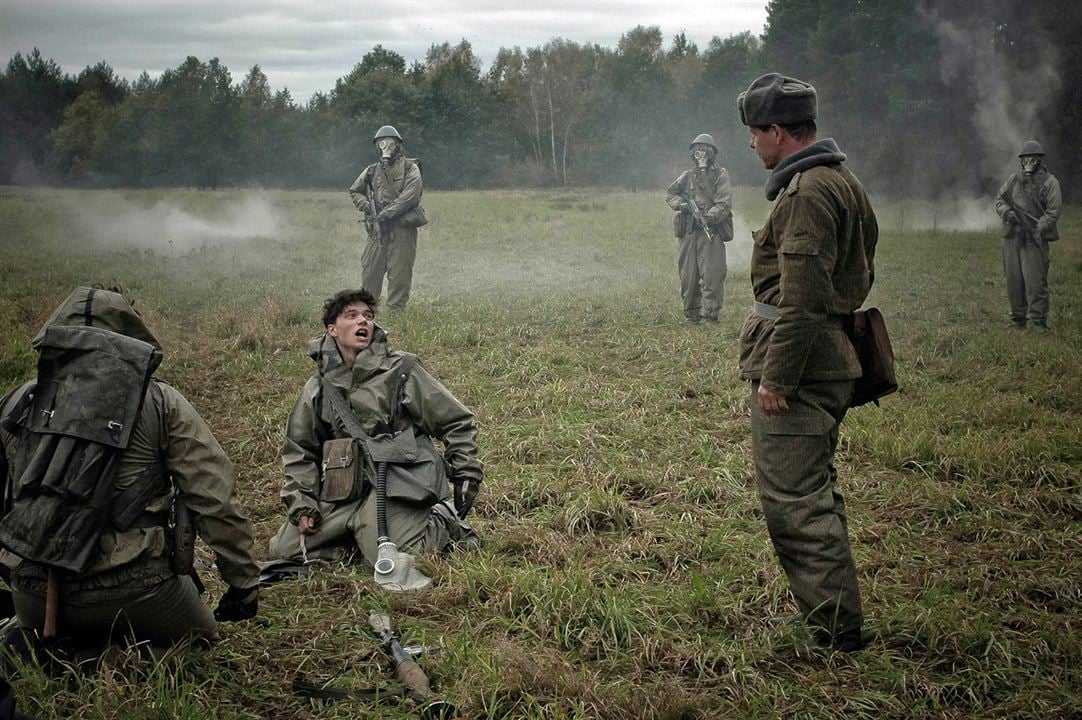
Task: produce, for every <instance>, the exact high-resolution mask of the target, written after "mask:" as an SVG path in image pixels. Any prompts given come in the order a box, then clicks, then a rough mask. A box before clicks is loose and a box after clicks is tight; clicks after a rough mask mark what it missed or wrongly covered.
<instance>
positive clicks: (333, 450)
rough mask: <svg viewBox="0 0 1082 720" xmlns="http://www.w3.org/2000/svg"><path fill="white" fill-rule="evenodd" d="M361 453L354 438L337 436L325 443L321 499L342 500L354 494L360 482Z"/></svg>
mask: <svg viewBox="0 0 1082 720" xmlns="http://www.w3.org/2000/svg"><path fill="white" fill-rule="evenodd" d="M359 455H360V453H358V452H357V441H356V440H354V439H353V438H335V439H334V440H328V441H327V442H325V443H323V489H322V491H321V492H320V494H319V499H320V500H322V501H324V502H330V503H334V502H342V501H343V500H349V499H350V498H352V497H353V496H354V490H355V489H356V486H357V485H358V484H359V483H358V482H357V476H358V475H359V472H358V468H359V467H360V462H359V460H360V457H359Z"/></svg>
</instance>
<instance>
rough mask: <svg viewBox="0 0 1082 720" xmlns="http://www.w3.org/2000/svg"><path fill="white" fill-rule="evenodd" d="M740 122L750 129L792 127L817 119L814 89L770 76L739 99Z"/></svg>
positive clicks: (761, 78)
mask: <svg viewBox="0 0 1082 720" xmlns="http://www.w3.org/2000/svg"><path fill="white" fill-rule="evenodd" d="M736 102H737V106H738V107H739V109H740V122H742V123H744V124H745V125H747V126H748V127H762V126H764V125H775V124H776V125H793V124H795V123H799V122H804V121H806V120H814V119H815V118H816V117H817V116H818V109H817V103H816V99H815V88H814V87H812V86H811V85H809V84H808V83H806V82H804V81H803V80H797V79H796V78H791V77H785V76H784V75H779V74H778V73H767V74H766V75H763V76H762V77H760V78H758V79H757V80H755V81H754V82H753V83H752V84H751V85H749V86H748V89H747V90H745V91H744V92H742V93H740V97H738V98H737V101H736Z"/></svg>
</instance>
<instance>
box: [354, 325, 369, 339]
mask: <svg viewBox="0 0 1082 720" xmlns="http://www.w3.org/2000/svg"><path fill="white" fill-rule="evenodd" d="M353 336H354V337H356V338H359V339H361V340H364V339H366V338H368V328H366V327H362V328H357V332H355V333H353Z"/></svg>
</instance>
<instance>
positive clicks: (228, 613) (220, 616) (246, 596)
mask: <svg viewBox="0 0 1082 720" xmlns="http://www.w3.org/2000/svg"><path fill="white" fill-rule="evenodd" d="M257 610H259V586H258V585H256V586H255V587H253V588H248V589H247V590H241V589H240V588H235V587H233V586H232V585H230V586H229V589H228V590H226V591H225V595H222V599H221V600H219V601H218V608H217V609H216V610H215V611H214V619H215V620H217V621H218V622H239V621H241V620H248V619H249V618H254V617H255V614H256V611H257Z"/></svg>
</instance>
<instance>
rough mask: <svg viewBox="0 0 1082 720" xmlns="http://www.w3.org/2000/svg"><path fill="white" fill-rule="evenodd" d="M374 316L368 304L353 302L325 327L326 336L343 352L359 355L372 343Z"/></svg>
mask: <svg viewBox="0 0 1082 720" xmlns="http://www.w3.org/2000/svg"><path fill="white" fill-rule="evenodd" d="M375 317H376V314H375V313H374V312H372V308H370V307H368V303H365V302H360V301H358V302H355V303H350V304H349V305H346V306H345V307H344V308H342V312H341V313H339V314H338V317H337V318H335V320H334V324H332V325H328V326H327V334H328V335H330V336H331V337H332V338H334V339H335V341H336V342H337V343H338V347H340V348H342V350H345V351H352V352H353V353H354V354H355V353H359V352H360V351H361V350H364V349H365V348H366V347H368V344H369V343H371V342H372V332H373V330H374V328H375V323H374V322H373V320H374V319H375Z"/></svg>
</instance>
